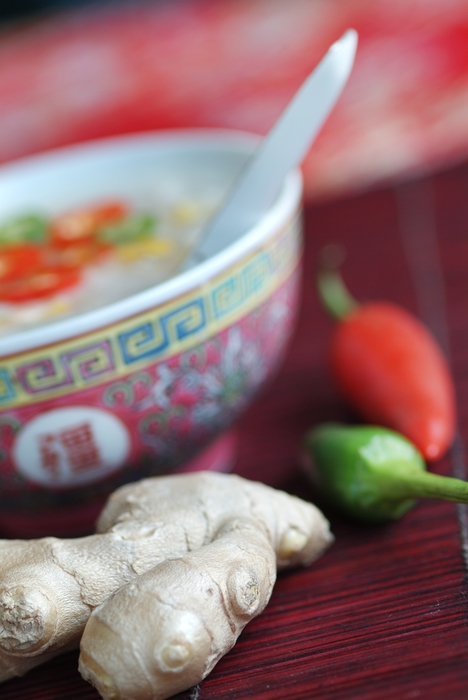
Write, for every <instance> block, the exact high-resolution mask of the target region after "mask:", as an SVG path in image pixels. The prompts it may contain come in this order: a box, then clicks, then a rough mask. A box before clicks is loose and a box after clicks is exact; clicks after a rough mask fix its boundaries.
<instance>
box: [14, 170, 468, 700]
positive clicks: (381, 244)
mask: <svg viewBox="0 0 468 700" xmlns="http://www.w3.org/2000/svg"><path fill="white" fill-rule="evenodd" d="M467 195H468V165H464V166H460V167H458V168H456V169H453V170H451V171H448V172H444V173H441V174H439V175H436V176H433V177H431V178H429V179H426V180H420V181H415V182H412V183H407V184H404V185H400V186H399V187H398V188H392V189H387V190H382V191H375V192H372V193H368V194H364V195H361V196H358V197H354V198H352V199H347V200H341V201H339V202H333V203H329V204H323V205H320V206H317V205H316V206H314V207H309V208H308V209H307V211H306V215H305V218H306V248H305V259H304V281H303V302H302V309H301V315H300V319H299V324H298V327H297V332H296V334H295V337H294V340H293V343H292V345H291V347H290V351H289V354H288V357H287V360H286V362H285V365H284V366H283V369H282V371H281V372H280V374H279V375H278V377H277V379H276V380H275V382H274V383H273V384H272V385H271V386H270V387H269V389H268V390H267V391H266V392H265V393H264V395H263V396H262V397H261V398H259V399H258V400H257V401H256V403H255V405H254V406H252V408H251V409H250V410H249V412H248V413H247V414H246V415H245V417H244V418H243V420H242V421H241V423H240V425H239V436H240V445H239V457H238V462H237V465H236V468H235V471H237V472H238V473H239V474H242V475H243V476H246V477H249V478H252V479H261V480H263V481H265V482H267V483H268V484H271V485H273V486H276V487H280V488H284V489H286V490H289V491H291V492H293V493H296V494H298V495H301V496H303V497H305V498H310V499H312V500H315V501H316V502H318V503H319V505H320V502H319V501H317V499H316V497H315V494H314V492H313V491H312V490H311V488H310V487H309V485H308V484H307V482H306V481H305V480H304V478H303V477H302V475H301V471H300V468H299V452H300V449H299V446H300V439H301V436H302V434H303V432H304V431H305V430H306V429H307V428H308V427H310V426H312V425H314V424H316V423H319V422H321V421H324V420H330V419H336V420H343V421H354V420H356V418H355V416H353V414H352V413H351V412H350V411H349V409H348V408H347V407H346V406H345V405H344V404H343V402H342V401H341V399H340V397H339V396H338V395H337V393H336V392H335V390H334V388H333V386H332V383H331V381H330V378H329V377H328V375H327V371H326V348H327V341H328V338H329V335H330V331H331V328H332V325H331V322H330V321H329V320H328V319H327V318H326V317H325V315H324V314H323V313H322V312H321V310H320V308H319V306H318V302H317V298H316V294H315V287H314V267H315V264H316V260H317V255H318V251H319V250H320V248H321V246H322V245H323V244H324V243H327V242H339V243H342V244H344V245H345V246H346V248H347V250H348V256H347V259H346V262H345V265H344V268H343V273H344V275H345V278H346V281H347V283H348V285H349V287H350V288H351V290H352V292H353V293H354V294H355V295H356V296H357V297H359V298H360V299H361V300H365V299H373V298H385V299H390V300H393V301H395V302H397V303H401V304H403V305H404V306H406V307H407V308H409V309H410V310H412V311H414V312H416V313H418V314H419V315H420V316H421V317H422V318H423V319H424V320H426V321H427V322H428V323H429V324H430V325H431V326H432V328H433V329H434V332H435V333H437V335H438V336H439V337H440V339H441V342H442V343H443V345H444V346H445V347H446V348H447V350H448V351H449V352H450V358H451V362H452V365H453V372H454V375H455V379H456V385H457V392H458V397H457V398H458V405H459V420H460V436H459V438H457V442H456V444H455V447H454V450H453V451H452V453H451V455H449V456H448V457H447V458H446V459H444V460H443V461H441V462H440V463H438V464H436V465H434V467H433V469H434V471H437V472H439V473H443V474H450V473H456V474H457V475H458V476H462V477H463V478H466V473H465V465H464V443H463V440H466V439H467V438H468V400H467V399H468V298H467V294H468V197H467ZM324 510H325V513H326V514H327V516H328V517H329V519H330V521H331V524H332V529H333V532H334V534H335V536H336V542H335V544H334V545H333V546H332V548H331V549H330V550H329V551H328V552H327V553H326V554H325V555H324V556H323V557H322V558H321V559H320V560H319V561H317V562H316V563H315V564H314V565H313V566H311V567H310V568H309V569H302V570H296V571H292V572H288V573H283V574H281V575H280V576H279V578H278V581H277V584H276V587H275V589H274V592H273V596H272V599H271V601H270V604H269V605H268V607H267V609H266V610H265V611H264V613H263V614H262V615H261V616H260V617H259V618H257V619H256V620H254V621H253V622H252V623H250V625H248V627H247V628H246V630H245V631H244V633H243V634H242V635H241V637H240V639H239V641H238V643H237V645H236V646H235V647H234V649H233V650H232V651H231V652H230V653H229V654H228V655H227V656H226V657H224V658H223V659H222V660H221V661H220V663H219V664H218V666H217V667H216V668H215V669H214V671H213V672H212V674H211V675H210V676H209V677H208V678H207V679H206V680H205V681H204V682H203V683H202V684H201V685H200V686H199V687H197V688H194V689H192V690H190V691H188V692H186V693H183V694H181V695H180V696H178V699H179V700H195V699H197V700H235V699H238V700H240V699H243V698H249V697H252V698H257V699H258V700H271V699H273V698H288V699H290V700H293V699H298V698H301V699H302V698H304V699H305V698H313V699H314V700H344V699H346V700H355V698H359V699H360V700H375V699H376V698H378V699H379V700H387V699H388V700H390V699H392V700H394V699H395V698H398V700H410V699H411V700H412V699H413V698H425V700H438V699H439V698H440V699H442V698H450V700H462V699H465V698H467V697H468V629H467V622H466V620H467V600H466V598H467V587H466V573H467V572H466V562H465V561H464V551H465V556H466V552H467V541H466V527H467V526H466V508H465V507H457V506H456V505H454V504H446V503H435V502H425V503H421V504H420V505H418V507H417V508H415V509H414V510H413V511H412V512H410V513H409V514H407V515H406V516H405V517H404V519H403V520H401V521H400V522H398V523H395V524H392V525H390V526H385V527H362V526H358V525H355V524H353V523H351V522H349V521H347V520H345V519H343V518H341V517H340V516H339V515H338V514H337V513H335V512H333V511H331V510H330V509H328V508H324ZM77 658H78V655H77V653H70V654H66V655H64V656H62V657H60V658H57V659H55V660H53V661H52V662H50V663H48V664H46V665H44V666H42V667H40V668H38V669H36V670H33V671H31V672H30V673H29V674H28V675H27V676H25V677H24V678H22V679H17V680H13V681H9V682H7V683H5V684H4V685H3V686H2V688H1V698H2V700H18V699H19V698H31V699H34V700H71V699H74V700H78V699H79V700H98V697H99V696H98V694H97V693H96V691H95V690H94V689H93V688H92V687H91V686H89V685H88V684H87V683H85V682H84V681H83V680H82V679H81V677H80V676H79V674H78V671H77Z"/></svg>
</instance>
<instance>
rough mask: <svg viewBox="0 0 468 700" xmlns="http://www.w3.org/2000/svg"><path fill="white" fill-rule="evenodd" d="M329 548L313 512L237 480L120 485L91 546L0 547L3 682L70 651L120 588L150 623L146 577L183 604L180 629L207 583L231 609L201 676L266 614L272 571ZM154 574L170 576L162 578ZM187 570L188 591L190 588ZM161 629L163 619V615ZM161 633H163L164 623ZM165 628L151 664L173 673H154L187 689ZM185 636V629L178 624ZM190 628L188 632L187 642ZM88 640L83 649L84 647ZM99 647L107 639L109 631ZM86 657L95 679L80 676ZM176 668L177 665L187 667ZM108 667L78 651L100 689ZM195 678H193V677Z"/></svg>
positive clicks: (179, 654)
mask: <svg viewBox="0 0 468 700" xmlns="http://www.w3.org/2000/svg"><path fill="white" fill-rule="evenodd" d="M331 541H332V535H331V534H330V532H329V528H328V523H327V521H326V520H325V518H324V517H323V516H322V514H321V513H320V511H319V510H318V509H317V508H315V506H313V505H312V504H309V503H306V502H304V501H301V500H300V499H297V498H294V497H293V496H289V495H288V494H286V493H283V492H281V491H276V490H275V489H272V488H270V487H267V486H265V485H263V484H259V483H256V482H250V481H247V480H245V479H242V478H241V477H237V476H234V475H227V474H216V473H210V472H199V473H196V474H190V475H173V476H167V477H154V478H150V479H145V480H143V481H140V482H137V483H134V484H129V485H127V486H124V487H122V488H120V489H118V490H117V491H116V492H115V493H114V494H113V495H112V496H111V497H110V498H109V500H108V502H107V504H106V506H105V508H104V510H103V512H102V514H101V517H100V519H99V521H98V525H97V534H95V535H91V536H89V537H82V538H75V539H64V540H61V539H57V538H54V537H46V538H43V539H39V540H1V541H0V555H1V573H0V681H4V680H6V679H8V678H11V677H12V676H15V675H22V674H24V673H25V672H26V671H28V670H29V669H31V668H33V667H34V666H37V665H38V664H40V663H43V662H44V661H47V660H48V659H50V658H52V657H53V656H55V655H57V654H59V653H62V652H64V651H68V650H70V649H74V648H77V647H78V645H79V641H80V637H81V635H82V633H83V630H84V628H85V625H86V623H87V621H88V619H89V617H90V614H91V613H92V612H93V610H95V608H96V607H97V606H100V605H101V604H103V603H104V602H105V601H106V600H108V599H110V597H111V596H112V594H113V593H114V592H116V591H117V590H118V589H120V588H121V587H123V588H122V595H124V596H130V598H131V599H132V600H139V597H140V594H138V595H137V597H136V599H135V598H134V593H132V591H133V592H135V591H139V589H140V586H141V587H142V594H141V597H142V603H141V604H140V603H136V607H137V608H138V607H139V606H140V605H142V612H143V617H144V616H145V613H146V612H148V613H149V612H150V611H149V610H146V611H145V607H146V606H145V604H144V602H143V600H144V593H143V589H144V588H145V587H146V586H147V584H146V580H147V579H146V578H145V576H146V572H148V581H152V579H153V577H155V578H156V580H157V581H159V583H157V582H156V584H155V587H156V590H158V591H160V592H159V594H156V595H159V596H160V598H161V600H166V602H169V601H170V600H171V595H172V593H171V592H170V591H169V592H167V591H166V590H165V589H166V587H167V586H172V584H171V583H170V581H171V580H172V579H171V576H172V577H173V578H175V580H174V601H175V600H176V598H177V596H179V599H180V600H181V601H187V604H188V606H189V610H188V612H187V613H186V614H185V613H184V615H185V616H186V617H187V616H188V617H187V619H189V618H190V619H191V620H194V619H195V618H196V616H197V614H198V613H197V610H199V609H200V607H203V605H204V603H200V602H198V607H197V600H198V593H197V592H196V589H195V588H193V590H192V587H193V586H195V585H197V586H198V590H199V591H205V593H206V590H208V589H207V587H206V585H207V584H204V583H203V576H205V577H206V576H208V579H206V580H207V581H211V583H209V586H210V588H211V589H212V591H213V595H212V597H213V602H212V603H211V605H212V606H214V608H216V609H217V608H218V606H219V605H221V607H222V606H223V605H226V606H228V607H226V611H227V612H225V613H224V616H225V619H226V615H227V617H228V618H229V623H228V625H227V627H226V622H224V623H223V624H222V623H221V618H220V615H219V613H218V618H216V619H218V622H216V623H215V624H214V627H215V628H216V630H214V629H213V630H211V625H208V624H207V626H206V629H210V632H209V636H210V638H211V635H214V636H213V641H212V646H213V649H214V650H215V651H212V652H211V656H210V659H211V660H208V661H206V662H205V666H204V670H203V673H204V672H205V669H208V667H209V668H211V667H212V666H213V665H214V663H216V661H217V659H218V658H219V656H220V655H222V654H223V653H225V651H227V648H226V645H227V644H230V645H231V646H232V644H233V643H234V642H235V639H236V638H237V635H238V634H239V633H240V631H241V629H242V627H243V626H244V624H245V622H246V621H247V620H248V619H250V617H251V616H252V615H254V614H258V612H260V611H261V609H263V607H264V605H265V604H266V602H267V600H268V598H269V596H270V593H271V587H272V585H273V582H274V576H275V568H276V566H278V568H282V567H284V566H290V565H294V564H299V563H302V564H308V563H309V562H311V561H312V560H313V559H315V558H316V557H318V556H319V555H320V554H321V553H322V551H323V550H324V549H325V548H326V547H327V546H328V544H330V542H331ZM271 548H273V554H272V553H271ZM210 552H211V553H212V554H211V555H210ZM205 558H206V562H205ZM275 560H276V562H275ZM160 567H163V568H162V569H161V571H163V572H166V571H167V572H168V573H164V574H163V575H162V578H161V579H160V578H159V576H160V574H159V573H158V572H159V568H160ZM216 567H217V568H216ZM179 569H180V570H181V571H182V572H185V573H183V576H184V577H185V576H187V581H188V588H187V587H185V589H184V588H183V587H182V588H180V585H181V583H180V581H179V576H181V575H182V574H179V573H178V571H179ZM192 570H193V571H194V572H195V579H196V581H197V583H196V584H195V583H193V584H192V583H190V576H189V571H192ZM210 571H211V572H212V573H208V572H210ZM230 571H232V575H231V574H230V573H229V572H230ZM170 572H174V573H172V574H171V573H170ZM202 572H203V573H202ZM211 576H213V579H212V580H211ZM215 581H216V582H218V583H215ZM236 582H237V583H236ZM132 586H133V587H132ZM178 587H179V588H178ZM150 588H151V586H150ZM189 589H190V590H189ZM177 590H178V591H179V592H178V593H177V592H176V591H177ZM151 595H153V594H151ZM207 595H209V596H211V594H207ZM210 599H211V598H210ZM111 600H112V601H113V600H114V599H113V598H112V599H111ZM189 601H191V602H189ZM214 601H218V602H217V603H215V602H214ZM236 601H237V602H236ZM249 601H250V602H249ZM112 606H113V607H114V606H115V604H114V603H113V602H112ZM243 606H244V607H243ZM245 606H247V607H245ZM249 606H250V607H249ZM191 608H193V612H190V609H191ZM244 609H245V612H242V610H244ZM247 609H248V611H247ZM104 611H105V608H101V609H100V611H99V614H98V615H96V617H93V621H92V623H91V624H90V627H89V630H92V626H93V625H94V627H96V625H97V626H98V627H99V624H101V626H102V623H99V622H98V621H99V620H100V616H101V615H103V614H105V612H104ZM239 611H240V612H239ZM173 612H174V613H175V611H173ZM120 614H121V615H122V622H123V623H124V627H125V624H126V623H125V622H124V620H125V611H121V613H119V612H118V611H117V617H119V616H120ZM132 614H133V613H132ZM190 615H192V617H190ZM130 616H131V615H130ZM221 617H222V615H221ZM164 619H165V620H167V621H168V620H169V618H168V617H167V616H166V617H165V618H164ZM184 619H185V617H184ZM213 619H214V618H213ZM161 624H162V626H163V627H164V624H166V622H165V623H164V624H163V623H161ZM167 624H169V622H167ZM178 624H179V623H178ZM184 624H185V623H184ZM198 624H199V623H198ZM138 626H139V625H137V627H138ZM218 626H219V630H221V628H223V629H226V630H227V629H228V628H229V630H231V632H230V635H231V636H230V637H229V642H227V641H226V640H225V639H224V638H223V639H222V640H221V639H220V641H217V640H218V638H219V635H220V631H218ZM169 627H170V629H168V634H169V636H168V639H170V642H169V643H168V644H163V646H162V647H161V650H160V651H161V654H162V656H161V657H160V661H159V662H158V663H160V667H161V668H163V669H168V668H171V669H172V670H171V671H167V670H165V671H162V673H163V674H164V673H165V674H167V673H169V676H170V677H172V676H174V674H175V675H178V677H184V678H185V677H187V678H188V677H189V673H188V671H187V673H186V672H185V671H183V672H182V673H179V672H178V669H179V670H180V667H181V664H182V666H183V667H184V668H185V667H187V669H188V668H192V667H193V662H192V657H190V659H189V658H188V656H187V654H188V650H190V649H192V646H190V645H192V644H193V643H194V642H193V639H192V638H191V637H189V638H187V639H188V642H187V644H188V646H187V645H185V641H184V640H185V637H183V635H182V633H181V639H182V642H181V643H180V644H179V642H177V641H176V642H174V644H172V642H173V641H174V639H178V637H177V635H176V636H175V637H174V635H172V636H171V630H175V629H176V628H175V627H171V625H169ZM182 627H183V630H186V629H187V624H185V626H184V625H182ZM189 627H190V625H189ZM195 628H196V623H195V622H193V630H194V634H195ZM116 629H117V627H116ZM128 629H129V630H130V625H129V627H128ZM89 630H88V631H87V634H86V639H87V640H89V639H90V637H91V639H92V635H91V632H90V631H89ZM129 633H130V632H129ZM123 634H127V633H126V632H125V631H124V633H123ZM174 634H175V633H174ZM223 634H224V632H223ZM107 636H108V637H112V636H113V635H112V632H111V631H110V628H109V632H108V635H107ZM148 639H151V636H150V637H149V638H148ZM128 642H131V640H130V639H129V640H128ZM205 643H206V639H205ZM142 644H143V642H142ZM145 644H146V645H150V642H145ZM171 644H172V646H171ZM91 646H92V645H91ZM117 648H119V643H118V644H117ZM213 654H214V656H213ZM86 658H87V659H88V660H89V661H88V663H89V666H90V667H92V668H93V669H94V671H91V670H89V669H88V670H86V664H85V661H84V660H83V659H85V660H86ZM181 659H182V661H183V660H184V659H185V661H184V663H182V662H181ZM201 663H202V662H201V661H200V664H201ZM210 664H211V665H210ZM105 666H106V664H105V662H104V661H102V659H101V657H100V656H99V654H98V653H97V652H96V650H95V648H94V647H93V649H92V651H91V650H90V651H88V652H87V651H86V649H84V651H83V655H82V661H81V667H82V672H83V674H84V675H85V676H89V677H90V679H91V680H92V681H93V682H95V683H96V685H98V687H102V682H103V681H101V680H98V675H99V673H100V671H99V669H100V668H105ZM96 669H98V670H97V671H96ZM139 672H140V671H139V670H137V671H135V672H134V673H136V674H137V675H138V673H139ZM206 672H208V671H206ZM104 675H105V674H104ZM192 677H193V678H195V677H196V673H193V672H192V675H191V676H190V679H191V678H192ZM105 682H107V681H105ZM184 682H185V681H184ZM118 683H119V681H118V680H112V681H108V682H107V685H108V687H110V688H112V687H113V684H114V685H118ZM148 683H149V681H148ZM99 684H101V686H99ZM184 687H185V686H184ZM106 692H107V691H106ZM112 692H114V691H113V690H111V691H109V692H108V693H107V695H104V696H105V697H109V698H118V697H120V696H119V695H115V693H114V695H112V694H109V693H112ZM125 692H126V691H125ZM145 692H146V691H145ZM151 692H153V691H151ZM157 692H159V691H157ZM173 692H175V691H172V690H171V693H173ZM137 696H138V697H140V696H139V695H137ZM122 697H127V696H125V695H124V696H122ZM128 697H133V696H132V695H129V696H128ZM141 697H142V698H143V697H151V698H153V695H148V696H145V695H142V696H141ZM154 697H167V696H166V695H161V696H160V695H154Z"/></svg>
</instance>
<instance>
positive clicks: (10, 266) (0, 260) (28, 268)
mask: <svg viewBox="0 0 468 700" xmlns="http://www.w3.org/2000/svg"><path fill="white" fill-rule="evenodd" d="M42 264H43V251H42V249H41V248H40V247H39V246H36V245H33V244H29V243H17V244H14V245H4V246H1V247H0V283H1V282H9V281H10V280H14V279H16V278H17V277H20V276H23V275H27V274H29V273H31V272H35V271H36V270H38V269H39V268H40V267H41V266H42Z"/></svg>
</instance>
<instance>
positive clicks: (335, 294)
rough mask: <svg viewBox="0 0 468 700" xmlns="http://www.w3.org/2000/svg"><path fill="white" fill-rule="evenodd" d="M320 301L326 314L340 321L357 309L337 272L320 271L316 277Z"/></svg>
mask: <svg viewBox="0 0 468 700" xmlns="http://www.w3.org/2000/svg"><path fill="white" fill-rule="evenodd" d="M317 288H318V292H319V296H320V300H321V302H322V304H323V305H324V307H325V309H326V310H327V311H328V313H329V314H330V315H331V316H333V317H334V318H336V319H338V320H341V319H342V318H345V317H346V316H348V314H350V313H351V312H352V311H354V310H355V309H357V308H358V306H359V304H358V302H357V301H356V300H355V299H354V298H353V297H352V296H351V294H350V293H349V292H348V290H347V288H346V286H345V284H344V282H343V280H342V278H341V275H340V274H339V272H338V271H337V270H332V269H321V270H319V272H318V275H317Z"/></svg>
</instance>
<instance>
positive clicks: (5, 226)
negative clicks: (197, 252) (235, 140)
mask: <svg viewBox="0 0 468 700" xmlns="http://www.w3.org/2000/svg"><path fill="white" fill-rule="evenodd" d="M165 194H166V195H167V192H166V193H165ZM220 196H221V193H220V192H214V191H213V190H212V189H211V190H208V191H207V192H206V193H205V195H204V196H197V198H191V197H184V196H182V195H181V194H180V193H175V192H174V193H173V196H172V197H170V196H169V197H167V196H166V197H165V201H164V202H162V201H161V202H159V204H158V202H156V203H154V202H153V206H152V208H142V209H139V208H135V206H134V205H129V204H128V203H127V202H125V201H124V200H122V199H120V198H115V199H110V200H106V201H99V202H94V203H91V204H89V203H86V204H84V205H83V206H79V207H76V208H73V209H72V210H68V211H64V212H60V213H58V214H56V215H52V216H50V215H49V216H48V215H46V214H44V213H42V212H32V213H30V212H25V213H20V214H18V215H16V216H13V217H9V218H8V219H6V220H4V221H3V222H0V335H5V334H11V333H15V332H17V331H20V330H24V329H26V328H32V327H35V326H38V325H41V324H44V323H48V322H51V321H54V320H58V319H61V318H65V317H68V316H72V315H76V314H79V313H82V312H86V311H90V310H92V309H96V308H99V307H101V306H105V305H107V304H110V303H112V302H115V301H118V300H120V299H122V298H125V297H127V296H130V295H132V294H135V293H138V292H140V291H142V290H144V289H147V288H149V287H151V286H153V285H155V284H158V283H159V282H161V281H163V280H165V279H167V278H168V277H170V276H171V275H173V274H174V273H175V272H176V270H177V268H178V266H179V265H180V264H181V262H182V261H183V260H184V259H185V257H186V255H187V254H188V252H189V251H190V250H191V248H192V247H193V246H194V244H195V243H196V241H197V238H198V235H199V233H200V230H201V228H202V227H203V224H204V223H205V221H206V220H207V218H208V217H209V216H210V215H211V213H212V212H213V210H214V208H215V206H216V204H217V202H218V201H219V198H220Z"/></svg>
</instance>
